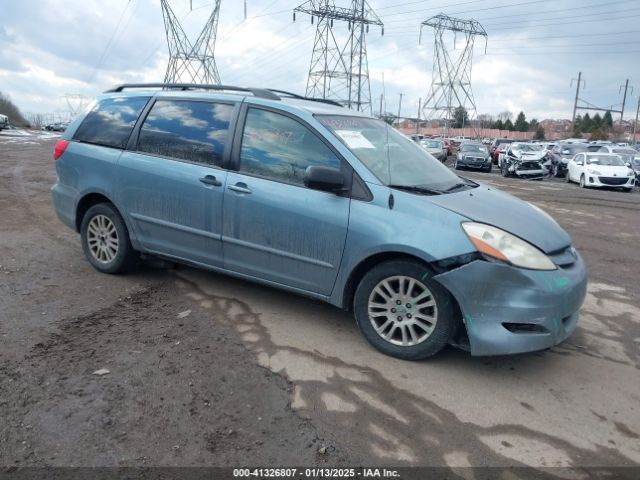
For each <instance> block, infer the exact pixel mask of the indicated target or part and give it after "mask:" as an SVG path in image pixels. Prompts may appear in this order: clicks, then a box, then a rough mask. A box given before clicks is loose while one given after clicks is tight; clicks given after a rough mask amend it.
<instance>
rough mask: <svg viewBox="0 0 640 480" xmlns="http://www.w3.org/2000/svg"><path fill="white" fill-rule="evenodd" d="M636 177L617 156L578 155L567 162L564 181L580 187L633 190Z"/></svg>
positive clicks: (599, 154) (600, 154)
mask: <svg viewBox="0 0 640 480" xmlns="http://www.w3.org/2000/svg"><path fill="white" fill-rule="evenodd" d="M635 178H636V175H635V173H634V171H633V170H632V169H631V168H629V166H627V165H626V164H625V162H624V161H623V160H622V158H620V156H619V155H616V154H613V153H606V152H595V153H591V152H587V153H579V154H577V155H576V156H575V157H573V158H572V159H571V160H570V161H569V165H568V168H567V176H566V181H567V183H569V182H577V183H579V184H580V187H582V188H585V187H620V188H622V189H623V190H624V191H626V192H630V191H631V190H633V187H634V185H635Z"/></svg>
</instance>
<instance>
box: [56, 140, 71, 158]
mask: <svg viewBox="0 0 640 480" xmlns="http://www.w3.org/2000/svg"><path fill="white" fill-rule="evenodd" d="M68 146H69V142H68V141H67V140H58V141H57V142H56V145H55V146H54V147H53V159H54V160H57V159H59V158H60V156H61V155H62V154H63V153H64V151H65V150H66V149H67V147H68Z"/></svg>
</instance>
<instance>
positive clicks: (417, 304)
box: [368, 275, 438, 346]
mask: <svg viewBox="0 0 640 480" xmlns="http://www.w3.org/2000/svg"><path fill="white" fill-rule="evenodd" d="M368 313H369V321H370V322H371V325H372V326H373V328H374V330H375V331H376V333H377V334H378V335H379V336H380V337H381V338H383V339H384V340H386V341H387V342H389V343H391V344H393V345H399V346H413V345H418V344H420V343H422V342H424V341H425V340H426V339H427V338H429V336H430V335H431V333H432V332H433V330H434V328H435V326H436V323H437V321H438V307H437V305H436V301H435V298H434V296H433V294H432V293H431V291H430V290H429V289H428V288H427V287H426V286H425V285H424V284H423V283H422V282H420V281H419V280H416V279H415V278H412V277H407V276H401V275H399V276H393V277H388V278H385V279H384V280H382V281H380V282H379V283H378V284H377V285H376V286H375V288H374V289H373V290H372V291H371V294H370V295H369V301H368Z"/></svg>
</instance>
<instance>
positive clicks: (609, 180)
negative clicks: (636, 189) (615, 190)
mask: <svg viewBox="0 0 640 480" xmlns="http://www.w3.org/2000/svg"><path fill="white" fill-rule="evenodd" d="M598 180H600V183H602V184H603V185H624V184H625V183H627V182H628V181H629V179H628V178H627V177H598Z"/></svg>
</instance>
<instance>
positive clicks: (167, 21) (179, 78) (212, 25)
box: [160, 0, 221, 84]
mask: <svg viewBox="0 0 640 480" xmlns="http://www.w3.org/2000/svg"><path fill="white" fill-rule="evenodd" d="M220 1H221V0H217V1H215V2H214V3H213V11H212V12H211V15H210V16H209V19H208V20H207V23H206V24H205V26H204V28H203V29H202V31H201V32H200V35H199V36H198V39H197V40H196V42H195V43H194V44H191V42H190V41H189V38H188V37H187V35H186V34H185V33H184V30H183V29H182V26H181V25H180V22H179V21H178V19H177V18H176V16H175V14H174V13H173V10H172V9H171V6H170V5H169V0H160V3H161V4H162V17H163V19H164V29H165V33H166V35H167V45H168V46H169V65H167V73H166V74H165V76H164V81H165V83H196V84H219V83H220V76H219V75H218V69H217V67H216V61H215V58H214V50H215V45H216V34H217V30H218V17H219V15H220Z"/></svg>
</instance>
